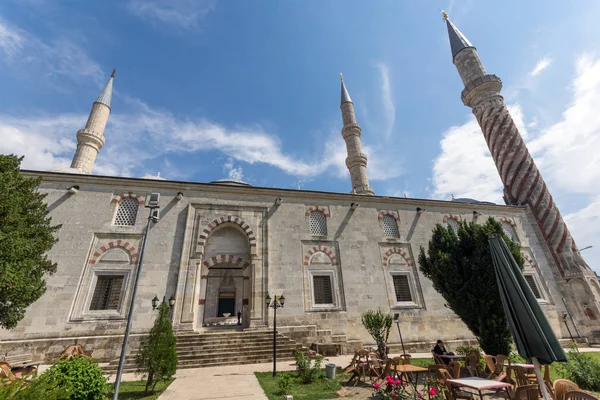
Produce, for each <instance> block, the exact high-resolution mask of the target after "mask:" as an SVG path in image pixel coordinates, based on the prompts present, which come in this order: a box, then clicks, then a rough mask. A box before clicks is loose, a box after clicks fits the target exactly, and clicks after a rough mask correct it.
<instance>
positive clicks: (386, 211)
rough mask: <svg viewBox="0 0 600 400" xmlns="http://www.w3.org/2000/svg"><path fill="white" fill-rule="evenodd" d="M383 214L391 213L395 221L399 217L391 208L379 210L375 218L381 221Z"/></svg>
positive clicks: (398, 220)
mask: <svg viewBox="0 0 600 400" xmlns="http://www.w3.org/2000/svg"><path fill="white" fill-rule="evenodd" d="M385 215H391V216H392V217H394V219H395V220H396V222H400V217H398V213H397V212H395V211H391V210H381V211H379V215H378V216H377V220H378V221H379V223H381V221H383V217H384V216H385Z"/></svg>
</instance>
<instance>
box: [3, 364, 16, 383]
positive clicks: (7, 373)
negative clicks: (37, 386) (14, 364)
mask: <svg viewBox="0 0 600 400" xmlns="http://www.w3.org/2000/svg"><path fill="white" fill-rule="evenodd" d="M0 379H1V380H5V381H6V383H12V381H14V380H15V379H17V377H16V376H15V375H14V374H13V373H12V371H11V369H10V365H8V363H7V362H5V361H0Z"/></svg>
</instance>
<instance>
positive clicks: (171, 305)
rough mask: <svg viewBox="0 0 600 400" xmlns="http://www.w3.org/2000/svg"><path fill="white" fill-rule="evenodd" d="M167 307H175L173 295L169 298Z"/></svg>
mask: <svg viewBox="0 0 600 400" xmlns="http://www.w3.org/2000/svg"><path fill="white" fill-rule="evenodd" d="M169 307H171V308H173V307H175V295H171V297H169Z"/></svg>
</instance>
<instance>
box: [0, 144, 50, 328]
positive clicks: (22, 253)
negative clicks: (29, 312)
mask: <svg viewBox="0 0 600 400" xmlns="http://www.w3.org/2000/svg"><path fill="white" fill-rule="evenodd" d="M22 160H23V157H17V156H15V155H1V154H0V327H2V328H5V329H11V328H14V327H15V326H16V325H17V323H18V322H19V321H20V320H22V319H23V317H24V316H25V311H26V309H27V307H29V306H30V305H31V304H32V303H33V302H35V301H36V300H37V299H39V298H40V296H42V294H44V292H45V291H46V282H45V281H44V278H45V276H46V275H51V274H53V273H54V272H56V267H57V266H56V263H53V262H52V261H51V260H50V259H48V256H47V255H46V253H47V252H48V251H49V250H50V249H51V248H52V246H53V245H54V243H56V241H57V239H56V238H55V237H54V234H55V233H56V232H57V231H58V229H59V228H60V225H55V226H52V219H51V218H50V217H49V216H48V206H47V205H46V203H45V202H44V198H45V197H46V195H45V194H42V193H40V192H38V191H37V190H36V188H37V187H38V186H39V184H40V183H41V181H42V179H41V178H26V177H24V176H23V175H22V174H21V173H20V172H19V168H20V165H21V161H22Z"/></svg>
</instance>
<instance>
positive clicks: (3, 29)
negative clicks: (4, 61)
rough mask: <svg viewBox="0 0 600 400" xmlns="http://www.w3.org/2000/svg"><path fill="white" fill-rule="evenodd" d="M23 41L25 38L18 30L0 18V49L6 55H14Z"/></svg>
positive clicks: (9, 56) (10, 56)
mask: <svg viewBox="0 0 600 400" xmlns="http://www.w3.org/2000/svg"><path fill="white" fill-rule="evenodd" d="M24 43H25V38H24V37H23V35H22V34H21V33H20V31H19V30H18V29H17V28H14V27H10V26H9V25H8V24H7V23H6V22H4V21H3V20H2V19H0V49H1V50H3V51H4V52H5V53H6V56H7V57H8V58H12V57H14V56H15V55H16V54H17V52H18V51H19V49H21V47H23V45H24Z"/></svg>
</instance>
